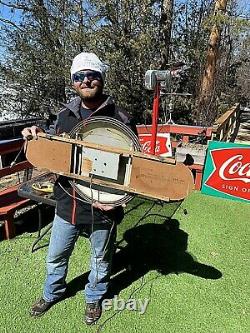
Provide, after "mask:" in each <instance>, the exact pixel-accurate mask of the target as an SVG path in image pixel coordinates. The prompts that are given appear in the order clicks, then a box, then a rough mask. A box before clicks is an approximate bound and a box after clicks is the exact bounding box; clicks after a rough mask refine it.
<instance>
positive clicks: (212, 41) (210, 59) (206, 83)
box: [196, 0, 228, 126]
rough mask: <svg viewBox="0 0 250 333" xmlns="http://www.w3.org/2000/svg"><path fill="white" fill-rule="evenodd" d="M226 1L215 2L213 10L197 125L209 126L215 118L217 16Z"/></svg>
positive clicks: (223, 9)
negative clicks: (213, 18) (213, 19)
mask: <svg viewBox="0 0 250 333" xmlns="http://www.w3.org/2000/svg"><path fill="white" fill-rule="evenodd" d="M227 2H228V1H227V0H216V1H215V8H214V16H215V23H214V25H213V26H212V30H211V33H210V38H209V45H208V50H207V57H206V64H205V70H204V73H203V76H202V79H201V87H200V93H199V96H198V99H197V101H198V105H197V114H196V121H197V123H198V125H201V126H210V125H211V124H212V123H213V121H214V119H215V117H216V109H215V102H216V97H217V96H216V82H215V81H216V67H217V62H218V58H219V46H220V38H221V31H222V24H221V22H220V20H219V19H218V15H219V14H220V13H221V12H222V13H223V12H225V10H226V6H227Z"/></svg>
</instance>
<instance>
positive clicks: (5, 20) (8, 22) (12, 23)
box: [0, 17, 23, 31]
mask: <svg viewBox="0 0 250 333" xmlns="http://www.w3.org/2000/svg"><path fill="white" fill-rule="evenodd" d="M0 22H3V23H5V24H9V25H12V26H13V27H14V28H16V29H18V30H20V31H23V29H21V28H20V27H19V26H18V25H17V24H15V23H14V22H12V21H10V20H7V19H4V18H3V17H0Z"/></svg>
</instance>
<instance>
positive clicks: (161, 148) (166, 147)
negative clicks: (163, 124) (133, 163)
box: [139, 133, 172, 156]
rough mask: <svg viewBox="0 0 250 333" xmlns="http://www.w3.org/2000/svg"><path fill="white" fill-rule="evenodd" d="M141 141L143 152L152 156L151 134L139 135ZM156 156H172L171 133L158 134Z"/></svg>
mask: <svg viewBox="0 0 250 333" xmlns="http://www.w3.org/2000/svg"><path fill="white" fill-rule="evenodd" d="M139 140H140V143H141V145H142V150H143V152H144V153H146V154H150V147H151V134H139ZM155 155H161V156H172V149H171V143H170V134H169V133H158V134H157V137H156V145H155Z"/></svg>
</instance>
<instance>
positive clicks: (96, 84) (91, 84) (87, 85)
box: [80, 81, 102, 88]
mask: <svg viewBox="0 0 250 333" xmlns="http://www.w3.org/2000/svg"><path fill="white" fill-rule="evenodd" d="M80 87H81V88H95V87H102V84H100V83H99V82H98V81H97V82H94V81H92V82H87V83H84V82H82V83H81V84H80Z"/></svg>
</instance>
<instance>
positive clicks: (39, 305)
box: [30, 298, 55, 317]
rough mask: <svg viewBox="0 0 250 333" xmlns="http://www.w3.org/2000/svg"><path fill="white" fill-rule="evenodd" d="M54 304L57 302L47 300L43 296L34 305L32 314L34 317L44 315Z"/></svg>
mask: <svg viewBox="0 0 250 333" xmlns="http://www.w3.org/2000/svg"><path fill="white" fill-rule="evenodd" d="M53 304H55V302H46V301H45V300H44V299H43V298H41V299H39V300H38V301H36V302H35V303H34V304H33V305H32V307H31V310H30V315H31V316H32V317H39V316H42V315H43V314H44V313H45V312H46V311H48V310H49V308H50V307H51V306H52V305H53Z"/></svg>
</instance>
